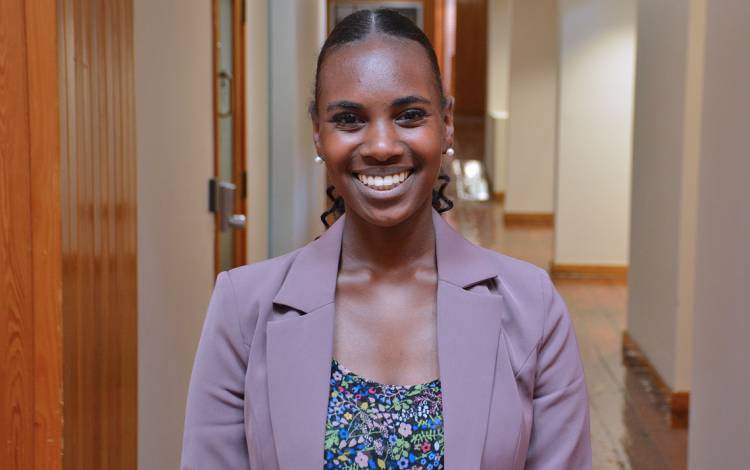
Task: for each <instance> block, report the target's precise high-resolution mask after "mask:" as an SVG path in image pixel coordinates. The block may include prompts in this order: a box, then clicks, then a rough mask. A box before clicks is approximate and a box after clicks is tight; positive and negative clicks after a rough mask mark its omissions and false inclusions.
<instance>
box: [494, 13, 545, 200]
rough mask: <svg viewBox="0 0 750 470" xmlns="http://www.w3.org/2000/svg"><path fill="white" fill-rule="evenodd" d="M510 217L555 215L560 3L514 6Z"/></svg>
mask: <svg viewBox="0 0 750 470" xmlns="http://www.w3.org/2000/svg"><path fill="white" fill-rule="evenodd" d="M512 11H513V14H512V19H513V27H512V31H511V59H510V90H509V108H510V120H509V123H508V157H507V167H506V170H507V176H506V185H505V190H506V196H505V197H506V199H505V201H506V203H505V209H506V212H510V213H548V214H549V213H552V212H553V210H554V167H555V134H556V128H555V127H556V115H557V113H556V109H557V66H558V60H557V58H558V21H557V19H558V16H557V12H558V10H557V0H522V1H517V2H514V3H513V9H512Z"/></svg>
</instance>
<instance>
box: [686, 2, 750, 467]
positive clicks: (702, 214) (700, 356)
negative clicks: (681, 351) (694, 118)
mask: <svg viewBox="0 0 750 470" xmlns="http://www.w3.org/2000/svg"><path fill="white" fill-rule="evenodd" d="M705 5H706V8H707V10H706V42H705V68H704V87H703V90H704V93H703V100H704V101H703V121H702V135H701V139H702V141H701V161H700V179H699V188H700V189H699V196H698V219H697V221H698V225H697V226H698V232H697V247H696V258H695V259H696V270H695V272H696V276H695V313H694V319H695V324H694V333H695V334H694V336H693V377H692V378H693V380H692V391H691V408H690V433H689V443H688V453H689V458H688V463H689V468H691V469H694V470H699V469H704V468H747V465H748V462H750V446H748V436H750V406H748V401H747V391H748V390H749V389H750V373H749V372H748V370H750V367H749V366H748V358H750V289H748V286H750V248H749V246H748V240H750V210H748V202H747V201H748V196H750V192H749V191H748V181H750V158H748V155H747V153H748V148H750V132H748V126H747V110H748V109H750V90H748V87H747V85H748V83H750V61H748V60H747V44H748V43H750V3H748V2H747V1H746V0H723V1H721V2H714V1H706V3H705Z"/></svg>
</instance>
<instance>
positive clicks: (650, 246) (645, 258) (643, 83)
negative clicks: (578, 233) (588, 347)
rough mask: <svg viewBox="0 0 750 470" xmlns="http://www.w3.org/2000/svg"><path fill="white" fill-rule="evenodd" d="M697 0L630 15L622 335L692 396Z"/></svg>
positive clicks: (700, 18)
mask: <svg viewBox="0 0 750 470" xmlns="http://www.w3.org/2000/svg"><path fill="white" fill-rule="evenodd" d="M704 9H705V0H691V1H690V2H685V1H683V0H668V1H664V2H661V3H658V4H657V3H654V2H641V4H640V5H639V10H638V42H639V47H638V70H637V72H636V74H637V79H636V94H635V121H634V126H635V127H634V135H633V182H632V184H633V191H632V209H631V214H632V224H631V231H630V244H631V251H630V253H631V254H630V273H629V301H628V318H627V331H628V334H629V335H630V337H631V338H632V339H633V340H635V342H636V343H637V344H638V346H639V347H640V349H641V351H642V352H643V353H644V354H645V355H646V357H648V359H649V361H650V362H651V363H652V364H653V365H654V367H655V368H656V370H657V371H658V373H659V375H660V376H661V378H662V379H663V380H664V382H665V383H666V384H667V385H668V386H669V387H670V388H671V389H672V390H674V391H688V390H690V371H691V341H692V322H693V303H694V298H693V288H694V285H693V283H694V276H695V234H696V210H697V195H698V164H699V151H700V123H701V113H702V109H701V96H702V90H701V85H702V79H703V41H704V34H705V31H704V28H705V26H704V23H705V12H704Z"/></svg>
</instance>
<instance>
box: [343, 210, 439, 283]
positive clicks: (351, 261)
mask: <svg viewBox="0 0 750 470" xmlns="http://www.w3.org/2000/svg"><path fill="white" fill-rule="evenodd" d="M403 268H411V269H425V268H427V269H434V268H435V230H434V227H433V224H432V206H431V205H427V206H425V207H424V208H423V209H421V210H419V211H418V212H416V213H415V214H414V215H413V216H412V217H410V218H409V219H407V220H405V221H403V222H402V223H400V224H398V225H394V226H391V227H380V226H376V225H372V224H370V223H369V222H367V221H366V220H364V219H362V218H361V217H359V216H358V215H357V214H355V213H353V212H351V213H350V212H347V215H346V224H345V225H344V235H343V240H342V247H341V270H343V271H349V270H359V269H367V270H370V271H373V272H381V273H382V272H391V271H399V270H401V269H403Z"/></svg>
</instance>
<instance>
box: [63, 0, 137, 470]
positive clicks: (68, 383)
mask: <svg viewBox="0 0 750 470" xmlns="http://www.w3.org/2000/svg"><path fill="white" fill-rule="evenodd" d="M58 6H59V11H58V14H57V18H58V38H59V44H58V51H59V60H60V73H59V90H60V130H61V133H60V134H61V139H60V181H61V191H60V196H61V209H62V260H63V292H62V295H63V297H62V298H63V330H62V331H63V338H64V364H65V369H64V370H65V372H64V393H63V396H64V404H65V405H64V406H65V410H64V416H65V429H64V437H65V452H64V467H65V468H66V469H71V470H72V469H76V470H88V469H91V470H94V469H97V470H98V469H112V470H114V469H135V468H136V457H137V411H138V408H137V403H138V401H137V358H138V349H137V348H138V329H137V314H138V312H137V303H136V302H137V292H136V291H137V286H136V182H135V175H136V159H135V158H136V157H135V139H134V136H135V132H134V106H133V103H134V98H133V3H132V0H110V1H101V0H58Z"/></svg>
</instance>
